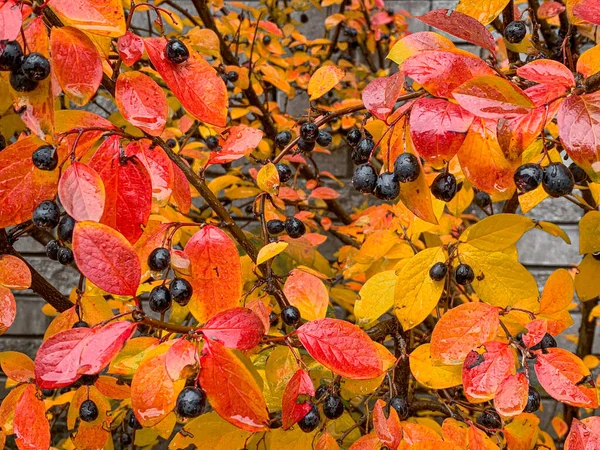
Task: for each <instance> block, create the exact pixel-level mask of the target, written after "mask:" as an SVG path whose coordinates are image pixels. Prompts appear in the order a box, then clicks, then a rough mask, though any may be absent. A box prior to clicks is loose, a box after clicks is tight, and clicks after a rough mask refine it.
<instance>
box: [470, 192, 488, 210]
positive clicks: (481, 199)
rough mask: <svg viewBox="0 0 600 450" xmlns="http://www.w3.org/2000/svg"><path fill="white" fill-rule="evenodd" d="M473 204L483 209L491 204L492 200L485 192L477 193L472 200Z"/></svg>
mask: <svg viewBox="0 0 600 450" xmlns="http://www.w3.org/2000/svg"><path fill="white" fill-rule="evenodd" d="M473 202H474V203H475V204H476V205H477V206H479V207H480V208H481V209H485V208H487V207H489V206H490V205H491V204H492V198H491V197H490V194H488V193H487V192H483V191H477V192H476V193H475V198H474V199H473Z"/></svg>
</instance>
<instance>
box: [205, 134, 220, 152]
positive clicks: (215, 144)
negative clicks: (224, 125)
mask: <svg viewBox="0 0 600 450" xmlns="http://www.w3.org/2000/svg"><path fill="white" fill-rule="evenodd" d="M206 146H207V147H208V148H209V150H216V149H217V148H219V138H218V137H217V136H208V137H207V138H206Z"/></svg>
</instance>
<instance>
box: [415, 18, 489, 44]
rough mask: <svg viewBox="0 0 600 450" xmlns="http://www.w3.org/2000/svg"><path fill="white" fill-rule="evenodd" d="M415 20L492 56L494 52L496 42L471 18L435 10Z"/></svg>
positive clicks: (486, 30) (479, 23) (482, 26)
mask: <svg viewBox="0 0 600 450" xmlns="http://www.w3.org/2000/svg"><path fill="white" fill-rule="evenodd" d="M415 18H416V19H419V20H420V21H421V22H423V23H426V24H427V25H430V26H432V27H434V28H437V29H438V30H442V31H445V32H446V33H448V34H451V35H452V36H455V37H457V38H460V39H463V40H465V41H467V42H470V43H471V44H475V45H477V46H479V47H481V48H484V49H486V50H488V51H489V52H490V53H491V54H492V55H493V54H494V53H495V51H496V41H495V40H494V36H492V33H490V32H489V31H488V29H487V28H486V27H485V26H484V25H482V24H481V22H479V21H478V20H477V19H474V18H473V17H471V16H467V15H466V14H463V13H460V12H458V11H452V10H448V9H436V10H433V11H430V12H428V13H426V14H423V15H422V16H417V17H415Z"/></svg>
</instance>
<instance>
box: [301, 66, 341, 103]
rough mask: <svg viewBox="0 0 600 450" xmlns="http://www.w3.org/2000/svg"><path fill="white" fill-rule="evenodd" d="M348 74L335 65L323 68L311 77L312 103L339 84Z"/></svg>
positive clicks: (309, 93) (310, 91)
mask: <svg viewBox="0 0 600 450" xmlns="http://www.w3.org/2000/svg"><path fill="white" fill-rule="evenodd" d="M345 74H346V73H345V72H344V71H343V70H342V69H338V68H337V67H336V66H334V65H329V66H322V67H320V68H318V69H317V71H316V72H315V73H313V74H312V76H311V77H310V81H309V82H308V95H309V96H310V101H313V100H316V99H318V98H320V97H322V96H323V95H325V94H326V93H327V92H329V91H330V90H331V89H333V87H334V86H335V85H336V84H338V83H339V82H340V81H341V79H342V78H344V75H345Z"/></svg>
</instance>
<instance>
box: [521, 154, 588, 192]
mask: <svg viewBox="0 0 600 450" xmlns="http://www.w3.org/2000/svg"><path fill="white" fill-rule="evenodd" d="M586 179H587V175H586V173H585V172H584V171H583V170H582V169H581V167H579V166H577V165H576V164H574V163H573V164H571V165H570V166H569V167H567V166H565V165H564V164H562V163H559V162H556V163H550V164H548V165H547V166H546V167H542V166H541V165H539V164H534V163H528V164H523V165H522V166H520V167H519V168H517V170H516V171H515V173H514V180H515V185H516V186H517V189H518V190H519V191H520V192H522V193H525V192H529V191H533V190H534V189H536V188H537V187H538V186H539V185H540V184H541V185H542V188H543V189H544V191H546V193H547V194H548V195H549V196H550V197H554V198H557V197H562V196H564V195H568V194H570V193H571V192H572V191H573V188H574V187H575V183H576V182H577V183H583V182H585V180H586Z"/></svg>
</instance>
